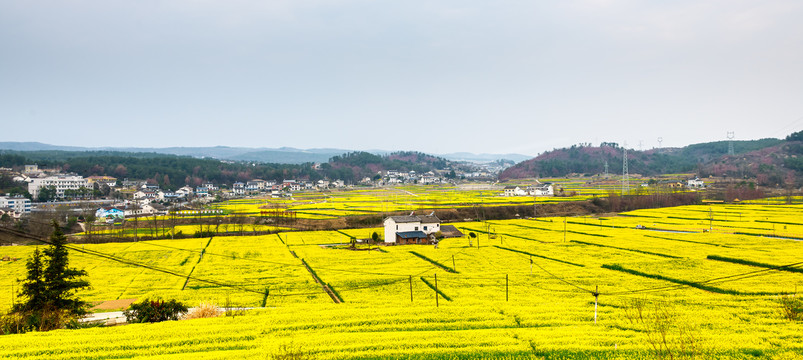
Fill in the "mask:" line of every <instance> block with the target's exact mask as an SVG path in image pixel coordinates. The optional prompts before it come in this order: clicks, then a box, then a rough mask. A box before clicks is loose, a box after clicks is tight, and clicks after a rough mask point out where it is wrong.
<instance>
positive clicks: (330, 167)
mask: <svg viewBox="0 0 803 360" xmlns="http://www.w3.org/2000/svg"><path fill="white" fill-rule="evenodd" d="M452 165H453V163H452V162H451V161H448V160H446V159H443V158H439V157H436V156H432V155H428V154H424V153H420V152H412V151H402V152H394V153H390V154H388V155H384V156H380V155H376V154H371V153H368V152H364V151H358V152H351V153H347V154H343V155H341V156H335V157H332V158H331V159H330V160H329V162H328V163H326V164H321V169H322V170H323V171H325V172H326V173H328V174H330V175H331V176H330V177H333V178H338V179H355V180H359V179H362V178H365V177H369V178H373V177H375V176H376V175H377V173H378V172H380V171H387V170H398V171H403V172H409V171H415V172H416V173H419V174H422V173H425V172H427V171H433V170H441V169H447V168H450V167H451V166H452Z"/></svg>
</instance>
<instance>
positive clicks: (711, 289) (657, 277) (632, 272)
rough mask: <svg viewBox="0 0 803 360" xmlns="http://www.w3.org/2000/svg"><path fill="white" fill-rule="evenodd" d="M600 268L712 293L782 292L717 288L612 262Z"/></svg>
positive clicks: (766, 293)
mask: <svg viewBox="0 0 803 360" xmlns="http://www.w3.org/2000/svg"><path fill="white" fill-rule="evenodd" d="M602 268H603V269H608V270H614V271H620V272H623V273H626V274H630V275H636V276H641V277H645V278H648V279H655V280H663V281H668V282H671V283H675V284H678V285H683V286H689V287H693V288H696V289H700V290H703V291H708V292H712V293H717V294H726V295H758V296H766V295H782V294H783V293H774V292H765V291H761V292H746V291H739V290H727V289H723V288H719V287H716V286H711V285H704V284H701V283H698V282H694V281H688V280H681V279H675V278H670V277H666V276H663V275H658V274H650V273H645V272H641V271H638V270H633V269H628V268H625V267H623V266H621V265H618V264H612V265H609V264H604V265H602Z"/></svg>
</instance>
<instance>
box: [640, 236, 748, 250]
mask: <svg viewBox="0 0 803 360" xmlns="http://www.w3.org/2000/svg"><path fill="white" fill-rule="evenodd" d="M644 237H648V238H653V239H661V240H669V241H680V242H687V243H692V244H700V245H708V246H720V247H725V248H731V249H741V248H737V247H733V246H728V245H721V244H714V243H707V242H702V241H692V240H682V239H672V238H666V237H661V236H655V235H644Z"/></svg>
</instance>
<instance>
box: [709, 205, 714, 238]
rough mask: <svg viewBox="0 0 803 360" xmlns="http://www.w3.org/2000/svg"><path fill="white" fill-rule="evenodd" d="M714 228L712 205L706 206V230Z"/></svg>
mask: <svg viewBox="0 0 803 360" xmlns="http://www.w3.org/2000/svg"><path fill="white" fill-rule="evenodd" d="M713 230H714V209H713V208H712V207H710V206H709V207H708V232H711V231H713Z"/></svg>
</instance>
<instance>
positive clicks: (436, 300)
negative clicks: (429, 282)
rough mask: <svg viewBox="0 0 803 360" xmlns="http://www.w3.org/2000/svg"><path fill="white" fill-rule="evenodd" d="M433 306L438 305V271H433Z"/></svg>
mask: <svg viewBox="0 0 803 360" xmlns="http://www.w3.org/2000/svg"><path fill="white" fill-rule="evenodd" d="M435 307H438V273H435Z"/></svg>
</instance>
